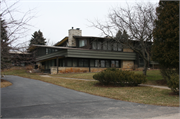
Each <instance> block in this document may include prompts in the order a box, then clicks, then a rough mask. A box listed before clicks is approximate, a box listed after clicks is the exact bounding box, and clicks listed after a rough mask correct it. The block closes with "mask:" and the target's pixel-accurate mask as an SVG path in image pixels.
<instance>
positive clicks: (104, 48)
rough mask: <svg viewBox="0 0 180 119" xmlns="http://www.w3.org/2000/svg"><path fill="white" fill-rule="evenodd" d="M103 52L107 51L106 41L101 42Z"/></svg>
mask: <svg viewBox="0 0 180 119" xmlns="http://www.w3.org/2000/svg"><path fill="white" fill-rule="evenodd" d="M103 50H107V41H104V42H103Z"/></svg>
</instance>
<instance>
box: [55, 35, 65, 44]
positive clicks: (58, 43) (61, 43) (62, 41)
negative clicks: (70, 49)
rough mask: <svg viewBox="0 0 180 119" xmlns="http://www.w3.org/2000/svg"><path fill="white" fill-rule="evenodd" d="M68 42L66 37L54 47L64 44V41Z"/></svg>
mask: <svg viewBox="0 0 180 119" xmlns="http://www.w3.org/2000/svg"><path fill="white" fill-rule="evenodd" d="M67 40H68V37H67V36H66V37H64V38H63V39H62V40H61V41H59V42H57V43H56V44H54V46H59V45H61V44H62V43H64V42H65V41H67Z"/></svg>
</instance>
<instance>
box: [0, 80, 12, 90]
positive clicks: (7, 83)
mask: <svg viewBox="0 0 180 119" xmlns="http://www.w3.org/2000/svg"><path fill="white" fill-rule="evenodd" d="M10 85H12V83H11V82H9V81H6V80H3V79H1V88H5V87H7V86H10Z"/></svg>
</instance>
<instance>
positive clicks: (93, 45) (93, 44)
mask: <svg viewBox="0 0 180 119" xmlns="http://www.w3.org/2000/svg"><path fill="white" fill-rule="evenodd" d="M92 49H94V50H95V49H96V42H95V41H93V42H92Z"/></svg>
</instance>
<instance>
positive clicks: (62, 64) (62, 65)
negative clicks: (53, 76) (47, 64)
mask: <svg viewBox="0 0 180 119" xmlns="http://www.w3.org/2000/svg"><path fill="white" fill-rule="evenodd" d="M59 64H60V67H64V66H65V61H64V59H60V61H59Z"/></svg>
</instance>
